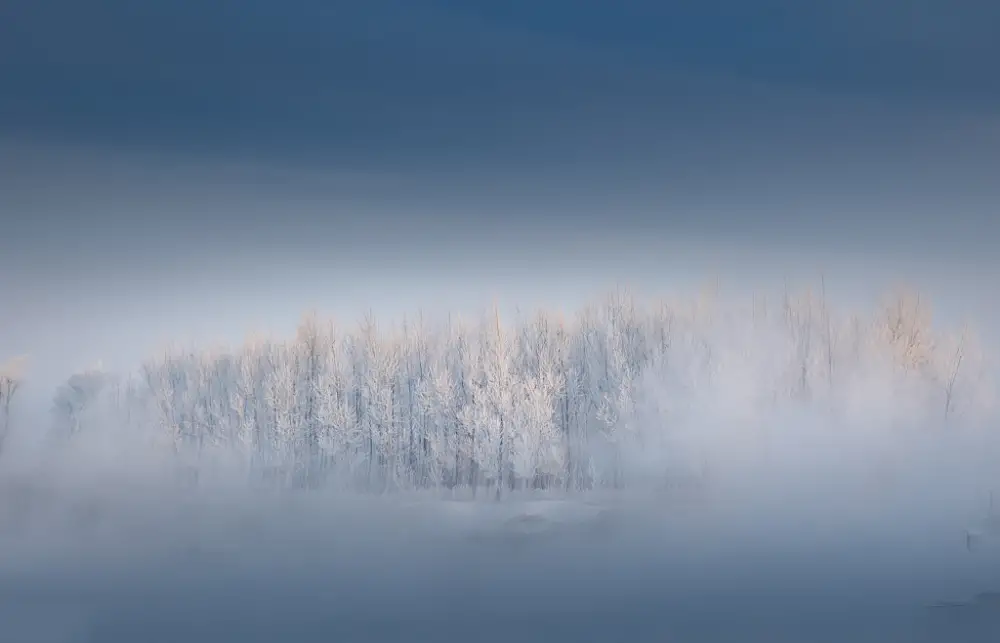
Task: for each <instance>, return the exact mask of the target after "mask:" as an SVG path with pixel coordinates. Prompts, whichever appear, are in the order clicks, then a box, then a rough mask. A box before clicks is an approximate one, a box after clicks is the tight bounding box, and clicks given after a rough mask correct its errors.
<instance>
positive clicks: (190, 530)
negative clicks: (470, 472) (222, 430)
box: [0, 323, 1000, 643]
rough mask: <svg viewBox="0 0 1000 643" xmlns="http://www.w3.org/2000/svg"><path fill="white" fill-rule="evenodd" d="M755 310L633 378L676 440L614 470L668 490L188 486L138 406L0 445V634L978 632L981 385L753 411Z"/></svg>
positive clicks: (218, 476) (992, 458) (887, 381)
mask: <svg viewBox="0 0 1000 643" xmlns="http://www.w3.org/2000/svg"><path fill="white" fill-rule="evenodd" d="M744 326H746V328H744ZM744 326H740V325H731V324H730V325H728V326H723V327H721V328H722V329H724V330H720V329H719V327H717V328H716V330H715V331H713V333H712V334H711V335H710V336H711V338H712V341H713V342H714V343H713V344H712V347H713V349H714V350H715V353H714V354H715V355H717V356H718V357H717V361H716V363H717V364H718V368H717V369H716V371H715V374H714V376H713V377H712V378H711V379H706V380H702V383H701V384H700V385H699V386H694V385H692V384H691V381H693V380H690V381H685V382H680V380H678V379H677V371H672V370H669V369H667V370H663V369H661V370H657V369H655V368H650V369H647V371H646V375H645V376H643V377H640V378H639V379H638V380H636V383H635V385H634V390H635V391H636V394H635V395H634V396H633V397H632V398H631V399H632V402H633V405H634V410H633V412H632V413H631V415H630V416H629V418H630V422H632V424H633V430H635V431H637V432H639V433H641V434H643V435H663V436H666V437H665V439H667V442H666V443H661V444H660V445H659V446H655V447H654V446H649V444H651V443H646V444H647V446H646V447H644V448H632V449H623V450H622V451H621V452H620V453H621V458H622V460H623V461H622V463H621V466H622V468H623V470H625V471H626V472H628V473H629V474H630V475H633V474H638V473H642V474H647V473H650V472H656V471H664V470H669V469H671V467H673V466H674V465H678V464H679V463H680V462H681V460H683V461H684V462H683V466H677V467H676V469H675V470H676V471H679V472H681V473H680V474H679V475H680V477H679V478H677V480H676V481H675V483H674V484H664V483H660V482H655V481H654V478H655V476H653V477H649V476H647V477H642V476H638V477H633V478H630V479H631V480H635V481H636V482H635V483H634V484H630V485H628V486H627V487H625V488H607V487H604V488H593V489H589V490H574V491H562V490H557V489H549V490H547V491H526V490H521V491H512V492H510V493H507V494H505V496H504V497H503V499H501V500H499V501H496V500H494V499H493V495H492V494H491V493H482V494H481V495H480V496H479V497H478V499H473V498H472V497H471V496H470V494H469V490H468V489H464V490H463V489H462V488H460V487H459V488H455V489H452V490H450V491H449V490H448V489H445V488H442V487H435V488H431V489H424V490H402V491H398V492H379V493H372V492H370V491H365V490H361V491H356V490H355V491H348V490H346V489H341V488H336V487H331V488H325V489H314V490H304V489H294V488H272V487H262V486H258V485H252V484H249V483H248V479H247V478H246V476H245V474H243V473H241V470H239V469H238V468H234V467H230V466H229V465H226V464H223V461H222V460H218V461H216V460H209V459H205V460H203V461H202V464H201V465H200V466H201V467H202V470H201V475H200V478H199V480H198V484H197V485H195V486H191V485H190V484H184V483H183V481H179V479H178V477H177V469H176V466H175V456H173V455H171V454H172V451H170V449H166V448H164V447H163V446H162V445H161V446H153V444H154V443H153V442H151V441H149V440H147V439H146V438H147V437H148V436H150V435H153V434H156V433H157V431H159V430H160V429H158V428H157V427H154V426H153V425H151V424H150V425H148V426H143V427H140V430H136V428H135V427H134V426H129V427H126V426H118V425H117V422H116V421H112V420H111V419H107V420H106V421H104V422H93V423H91V424H89V425H88V427H87V430H86V431H81V432H80V433H79V434H78V435H74V436H73V438H72V439H71V440H62V439H57V438H55V437H53V438H52V440H50V441H48V442H46V444H47V446H46V447H45V448H40V449H36V450H35V451H32V452H30V453H29V452H27V451H22V452H20V453H19V456H20V457H19V458H18V459H13V458H10V457H7V458H5V459H4V461H3V469H2V474H0V476H2V482H0V493H2V500H0V511H2V520H0V524H2V532H0V592H2V599H0V605H2V608H0V617H2V620H0V622H2V623H3V635H4V638H5V640H11V641H25V642H27V641H35V640H38V641H67V642H69V641H94V642H98V641H109V642H119V641H121V642H124V641H136V640H142V641H149V642H155V641H212V642H220V641H273V640H286V641H330V640H337V641H423V640H427V641H431V640H434V641H443V640H456V641H457V640H469V639H476V640H482V641H501V640H503V641H509V640H519V641H558V640H566V641H647V640H648V641H654V640H655V641H663V640H670V641H674V640H676V641H712V642H714V641H720V642H721V641H746V640H768V641H789V642H791V641H804V640H808V641H814V642H817V643H818V642H821V641H831V642H841V641H880V642H884V641H944V640H947V641H956V642H957V641H986V640H992V639H990V638H989V637H990V636H991V635H995V632H996V631H998V629H997V628H1000V621H998V620H997V619H998V613H997V610H996V606H995V604H993V605H991V604H989V601H990V600H991V594H990V592H996V591H1000V537H997V534H996V532H997V530H996V527H995V526H992V527H991V524H990V520H991V518H990V511H991V510H992V511H995V510H994V509H992V508H991V505H990V503H991V494H992V492H993V491H994V490H997V491H1000V467H998V466H997V463H998V462H1000V434H998V433H997V431H996V422H995V411H994V407H993V406H992V405H991V403H990V398H988V397H980V398H976V399H977V400H982V401H981V402H976V404H972V403H967V404H966V405H965V406H964V407H962V408H961V409H960V410H961V413H958V412H956V413H955V414H954V415H952V416H949V417H947V418H945V417H943V416H942V414H941V409H940V408H938V406H937V402H935V401H933V400H932V401H931V402H930V403H928V400H927V399H925V398H926V397H927V392H926V390H924V389H920V388H918V387H915V385H914V384H913V383H912V382H910V383H909V384H907V382H908V380H906V379H905V378H903V379H900V378H899V377H898V376H897V375H895V374H893V372H890V371H887V370H884V369H882V368H880V367H878V366H877V361H871V362H866V361H862V362H859V363H862V364H869V365H868V366H865V367H864V369H862V370H859V371H857V372H855V373H854V375H853V376H852V379H851V382H852V383H851V384H850V385H849V386H846V387H844V388H843V389H842V390H841V392H840V394H839V395H838V396H833V395H830V396H816V397H814V398H812V399H809V400H804V401H803V400H799V401H797V402H794V403H792V402H790V403H785V404H773V405H771V406H766V405H765V406H763V407H762V406H760V405H758V404H757V403H756V402H755V401H754V400H755V398H754V397H753V395H751V394H750V393H751V392H752V391H753V390H754V387H755V386H760V385H761V382H768V381H770V379H769V378H771V377H772V376H773V374H774V373H773V372H772V371H773V370H774V369H775V367H774V360H775V359H776V358H774V357H773V355H776V354H780V351H781V350H782V344H781V343H780V342H779V341H777V340H775V341H774V342H773V343H772V344H765V345H760V342H761V341H762V339H761V338H762V337H763V335H754V334H750V333H747V332H746V329H747V328H749V325H748V323H745V324H744ZM940 345H941V346H944V343H943V342H942V343H941V344H940ZM726 350H729V353H724V351H726ZM872 350H875V349H874V348H873V349H872ZM683 354H684V353H680V352H678V353H675V355H683ZM724 355H733V356H741V357H740V358H739V359H737V358H736V357H724ZM973 358H980V359H981V358H983V356H977V355H973V354H972V353H971V352H970V353H969V357H968V358H967V362H966V363H967V364H971V363H973ZM984 363H985V362H984ZM969 381H971V380H969ZM963 382H964V380H963ZM907 385H908V386H911V388H909V389H908V388H906V386H907ZM963 386H969V384H968V383H967V382H966V383H965V384H963ZM966 399H970V400H971V399H973V398H971V397H970V398H966ZM681 401H684V403H685V406H684V407H683V409H684V410H683V412H680V411H677V412H676V413H675V414H674V415H672V416H670V417H672V418H673V420H672V425H671V427H670V430H669V431H667V430H665V429H664V427H663V426H662V423H663V418H664V417H666V416H664V415H663V407H664V406H667V407H670V408H672V409H677V408H680V407H678V406H677V405H678V404H679V403H680V402H681ZM111 417H112V416H110V415H109V416H108V418H111ZM31 430H34V428H32V429H31ZM39 431H41V429H40V428H39ZM595 448H599V447H595ZM593 455H594V457H597V458H599V457H600V454H599V453H596V452H595V453H594V454H593ZM678 456H680V457H679V458H678ZM213 462H218V463H217V464H212V463H213ZM684 467H687V468H684ZM992 520H993V521H994V522H995V521H996V520H997V519H996V514H994V516H993V518H992ZM977 597H978V598H977ZM977 637H978V638H977Z"/></svg>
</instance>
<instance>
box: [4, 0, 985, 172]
mask: <svg viewBox="0 0 1000 643" xmlns="http://www.w3.org/2000/svg"><path fill="white" fill-rule="evenodd" d="M998 12H1000V9H997V8H995V7H994V6H993V5H991V4H988V3H985V2H981V3H971V4H970V3H965V4H963V6H962V7H954V6H952V5H950V4H949V5H948V6H947V7H946V6H945V3H942V2H938V3H935V2H933V0H924V1H922V2H920V3H918V4H916V5H914V4H912V3H902V2H898V1H897V0H881V1H880V2H874V3H860V2H846V3H843V2H842V3H833V2H828V1H826V0H823V1H821V2H810V3H798V2H791V1H790V0H761V1H758V2H754V3H746V2H736V1H735V0H729V1H716V2H700V3H693V2H687V3H680V4H678V3H659V2H646V1H640V0H616V1H615V2H610V1H607V2H598V1H596V0H582V1H576V2H569V1H568V0H550V1H548V2H542V3H539V2H527V1H526V0H513V1H510V2H505V3H495V2H485V1H466V2H458V1H457V0H423V1H419V0H412V1H410V2H401V1H399V0H368V1H366V2H354V3H348V2H339V1H337V2H319V1H316V0H286V1H282V2H277V1H267V0H253V1H251V2H233V1H224V0H212V1H203V2H194V1H192V0H175V1H173V2H147V3H134V2H126V1H125V0H98V1H95V2H89V3H86V4H81V3H77V2H70V1H68V0H44V1H33V2H28V1H27V0H14V1H13V2H8V3H5V4H4V7H3V8H0V25H3V26H0V78H2V81H3V86H4V91H3V93H2V95H0V131H2V132H4V133H7V134H12V133H13V134H18V135H40V136H46V137H49V138H57V139H58V138H63V139H69V138H72V139H74V140H82V141H97V142H112V143H114V144H117V145H126V144H127V145H136V146H157V147H183V148H185V149H188V150H200V151H201V152H204V153H209V152H218V151H219V150H230V151H231V152H233V153H246V154H276V153H283V152H288V153H294V154H298V155H302V154H306V153H315V154H321V155H323V156H324V157H326V158H328V159H334V160H341V161H343V160H350V162H351V163H353V164H355V165H364V164H368V165H376V166H385V165H387V164H390V165H391V164H392V163H406V164H410V165H412V164H413V163H414V162H418V161H419V162H421V163H426V162H433V163H437V164H445V165H450V166H462V165H463V164H465V163H467V162H468V161H469V160H470V159H476V158H479V159H483V160H485V159H487V158H489V157H491V156H492V157H493V158H510V157H512V156H518V154H517V152H518V151H520V152H523V151H524V150H525V149H533V148H537V149H534V154H533V155H532V156H534V157H536V159H545V158H548V159H549V160H550V162H553V163H555V162H559V163H567V162H570V161H572V158H573V157H574V155H578V154H580V153H582V151H583V149H591V150H592V149H595V146H596V147H598V148H600V147H602V146H603V147H608V148H613V149H611V150H610V152H611V153H613V152H614V151H615V150H618V151H621V150H630V151H631V152H636V150H642V149H645V150H647V153H649V152H648V150H649V149H650V148H652V147H654V146H651V145H644V144H643V138H644V137H645V136H646V133H645V132H647V131H648V130H649V129H650V128H651V127H656V126H662V125H664V124H665V123H669V122H674V123H676V122H681V123H684V124H685V126H686V127H691V126H694V127H699V126H701V127H705V128H706V129H711V127H712V126H711V125H706V123H711V122H718V121H720V120H724V121H726V122H729V123H736V124H742V125H743V126H745V127H747V128H752V127H754V117H755V115H754V114H753V113H747V110H746V109H741V108H740V107H739V106H738V105H735V104H734V103H738V102H740V101H741V100H744V99H746V98H747V96H746V94H747V92H748V91H750V89H749V88H750V86H749V85H739V83H759V82H763V83H772V84H776V85H779V86H786V87H790V88H799V89H809V90H815V91H820V92H826V93H833V94H848V95H850V94H856V95H867V96H874V97H878V98H885V99H890V100H907V101H917V102H920V101H922V102H924V103H950V104H957V105H959V106H961V107H963V108H968V109H976V110H982V109H988V108H990V107H992V106H995V105H996V104H997V100H998V98H1000V81H998V80H997V76H996V75H995V74H994V73H992V69H991V68H990V65H991V64H992V63H991V61H995V60H998V59H1000V38H996V37H994V36H996V35H997V33H994V32H995V31H996V30H994V29H990V28H989V27H987V26H984V25H989V24H994V25H1000V15H998ZM712 79H728V81H729V82H733V83H737V86H736V88H735V89H734V88H733V87H728V88H726V87H725V86H724V85H719V84H715V81H714V80H712ZM751 93H752V92H751ZM751 98H752V97H751ZM750 102H751V103H752V102H753V101H752V100H751V101H750ZM724 105H728V106H727V107H725V108H724V107H722V106H724ZM706 108H708V109H707V110H706ZM756 109H758V110H764V111H766V109H767V106H766V105H760V104H757V107H756ZM713 110H714V112H715V113H714V114H713ZM719 111H723V112H724V113H723V114H722V115H721V117H720V115H719V113H718V112H719ZM713 116H714V117H715V121H712V118H713ZM622 122H626V123H629V124H631V129H629V128H628V127H625V128H623V127H622ZM581 140H584V141H586V144H583V143H577V145H576V147H574V146H573V145H570V144H568V143H567V141H581ZM546 145H548V146H550V147H553V148H555V149H554V150H549V156H548V157H546ZM404 159H405V161H404Z"/></svg>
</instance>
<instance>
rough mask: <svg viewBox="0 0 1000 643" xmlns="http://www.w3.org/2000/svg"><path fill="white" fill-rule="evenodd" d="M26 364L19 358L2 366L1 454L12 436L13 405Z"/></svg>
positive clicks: (0, 401)
mask: <svg viewBox="0 0 1000 643" xmlns="http://www.w3.org/2000/svg"><path fill="white" fill-rule="evenodd" d="M24 362H25V360H24V358H23V357H17V358H14V359H12V360H10V361H8V362H6V363H5V364H2V365H0V454H2V453H3V447H4V443H5V442H6V441H7V437H8V435H9V434H10V426H11V419H10V409H11V403H12V402H13V400H14V396H15V395H17V391H18V389H20V388H21V381H22V372H23V370H24Z"/></svg>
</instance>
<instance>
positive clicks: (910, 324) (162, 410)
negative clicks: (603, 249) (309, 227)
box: [0, 290, 992, 497]
mask: <svg viewBox="0 0 1000 643" xmlns="http://www.w3.org/2000/svg"><path fill="white" fill-rule="evenodd" d="M932 322H933V320H932V318H931V316H930V309H929V307H928V306H927V302H926V301H924V300H923V299H921V298H920V297H919V296H917V295H915V294H909V293H897V294H895V295H894V296H892V297H889V298H887V299H886V300H885V303H884V305H882V306H880V307H878V308H877V309H876V310H874V311H873V312H872V313H870V314H868V315H864V316H861V315H858V314H851V313H841V312H838V311H835V310H833V309H832V307H831V306H830V305H829V302H828V301H827V299H826V297H825V296H824V293H822V291H820V292H819V293H816V292H813V291H804V292H802V293H798V294H786V295H784V296H781V297H776V298H772V299H768V298H766V297H753V298H752V299H751V301H746V302H727V301H723V299H722V298H721V297H719V296H716V295H714V294H713V293H705V294H703V295H702V296H699V297H696V298H694V299H693V300H689V301H686V302H679V303H677V302H669V301H655V302H648V301H644V300H640V299H639V298H638V297H635V296H633V295H632V294H631V293H630V292H629V291H627V290H618V291H614V292H612V293H609V294H608V295H606V296H605V297H603V298H601V299H599V300H596V301H594V302H592V303H590V304H588V305H586V306H584V307H582V308H581V309H580V310H578V311H576V313H575V314H574V315H572V316H570V317H565V316H563V315H560V314H552V313H546V312H542V311H539V312H535V313H533V314H527V315H519V316H517V317H516V318H513V319H510V320H505V319H503V318H502V317H501V315H500V314H499V312H498V311H496V310H493V311H490V312H489V313H487V314H484V315H482V316H481V317H479V318H477V319H472V320H460V319H457V318H449V319H448V320H447V321H444V322H434V323H432V322H428V321H425V320H424V319H422V318H420V317H418V318H416V319H415V320H404V321H402V323H397V324H393V325H388V326H383V325H380V324H379V323H377V321H376V320H375V319H374V318H373V317H371V316H368V317H366V318H365V319H364V320H362V322H361V323H360V324H357V325H355V326H354V327H342V326H340V325H338V324H337V323H335V322H334V321H333V320H329V319H321V318H320V317H319V316H317V315H315V314H310V315H306V316H305V317H304V318H303V320H302V322H301V324H300V325H299V328H298V330H297V332H296V334H295V335H294V336H293V337H291V338H287V339H279V338H263V337H256V338H251V339H248V340H247V341H246V342H245V343H243V344H242V345H239V346H235V347H231V348H227V349H212V350H179V349H178V350H171V351H165V352H164V353H163V354H161V355H158V356H155V357H154V358H151V359H149V360H147V361H146V362H145V363H144V364H142V366H141V368H140V369H139V370H138V372H136V373H134V374H132V375H130V376H127V377H124V378H115V377H112V376H111V375H109V374H107V373H104V372H101V371H99V370H93V371H88V372H85V373H80V374H77V375H74V376H73V377H72V378H70V380H69V381H67V382H66V383H65V384H64V385H63V386H62V387H61V388H60V389H59V390H58V391H57V393H56V396H55V400H54V408H53V412H54V420H55V428H56V429H57V430H58V431H59V432H60V433H61V434H63V435H65V436H70V437H72V436H75V435H79V434H81V433H85V432H86V431H87V430H89V429H88V427H97V426H99V425H100V424H101V423H108V422H115V423H118V424H120V425H124V426H129V427H134V430H136V431H140V430H145V431H150V432H151V434H152V435H154V436H155V437H156V438H157V439H158V440H159V441H160V443H161V444H162V445H164V446H166V447H167V448H168V449H169V450H170V452H171V453H173V454H175V455H176V456H177V458H178V459H179V460H180V461H183V462H185V463H187V465H188V466H190V467H191V468H192V470H193V471H195V472H196V473H197V471H198V469H199V467H203V466H206V465H205V463H207V462H209V460H210V458H217V457H222V456H224V457H225V458H226V460H227V462H229V463H232V464H233V466H234V467H236V468H237V469H238V470H239V471H242V472H244V473H245V474H246V475H247V476H248V478H249V479H250V480H253V481H255V482H261V481H266V482H268V483H271V484H275V485H280V486H296V487H317V486H330V485H336V486H338V487H343V488H351V489H360V490H369V491H377V492H387V491H396V490H404V489H420V488H423V489H427V488H451V489H455V488H460V489H466V490H468V491H469V492H471V493H473V494H476V493H484V494H485V493H489V494H492V495H495V496H498V497H499V496H501V495H503V494H505V493H507V492H508V491H510V490H516V489H524V488H541V489H565V490H585V489H594V488H621V487H624V486H629V485H632V484H640V483H643V482H645V481H648V480H651V479H657V478H658V477H662V476H664V475H667V474H668V473H669V472H667V471H665V470H664V469H665V468H666V465H664V464H663V463H664V462H666V461H667V459H668V458H666V457H665V456H667V455H669V454H670V450H671V449H672V448H674V447H672V446H671V443H670V436H671V434H672V432H673V431H675V430H676V429H678V427H680V426H682V425H685V424H688V425H690V424H691V423H692V422H696V421H697V419H698V414H697V408H701V409H712V408H713V407H721V406H725V407H729V408H718V409H716V410H717V411H718V412H719V413H721V414H722V415H723V416H725V417H729V418H731V419H732V421H742V420H737V419H736V415H738V414H739V413H743V414H744V416H750V417H766V413H767V411H768V410H769V409H772V410H773V409H775V408H781V407H789V408H790V407H792V406H796V405H798V406H801V405H816V404H824V405H826V407H827V408H831V409H834V410H837V409H845V408H848V407H849V406H850V405H849V404H848V402H850V401H851V400H852V399H855V398H857V399H862V398H861V397H859V394H860V393H862V392H865V391H866V390H868V391H870V389H871V387H872V386H873V385H877V386H881V387H882V388H881V389H880V390H884V391H893V395H895V397H894V398H892V399H891V400H888V401H887V400H885V399H881V400H880V401H879V404H882V405H883V406H885V405H888V406H889V407H890V408H891V409H893V410H894V411H899V417H900V418H901V421H910V422H937V423H941V424H942V425H943V424H945V423H948V422H950V421H952V420H953V419H954V418H956V417H959V416H963V417H972V416H973V415H974V414H977V413H978V414H982V413H988V412H992V406H991V405H990V402H991V399H990V398H989V396H988V394H989V392H990V390H991V389H990V387H989V383H988V381H987V380H986V379H985V375H986V370H985V364H986V363H985V361H984V358H983V355H982V351H980V350H979V349H978V348H977V346H978V345H977V344H976V343H975V337H974V336H973V335H972V334H971V333H970V332H968V331H967V330H964V329H959V330H958V331H957V332H951V331H946V330H942V329H938V328H936V327H935V325H934V324H933V323H932ZM0 383H2V380H0ZM3 391H4V389H3V388H0V396H2V395H4V393H3ZM852 396H853V397H852ZM10 397H11V396H10V394H9V393H8V394H7V396H6V398H0V411H2V410H3V409H4V408H5V407H4V406H3V403H4V400H5V399H6V400H7V401H8V403H9V399H10ZM848 398H851V399H848ZM855 401H856V400H855ZM699 404H700V405H701V406H700V407H699V406H697V405H699ZM727 413H728V415H726V414H727ZM845 421H850V420H849V419H847V420H845ZM695 428H696V427H695ZM0 435H2V434H0ZM677 448H679V447H677ZM661 456H662V457H661ZM213 461H214V460H213ZM199 463H200V464H199Z"/></svg>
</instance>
